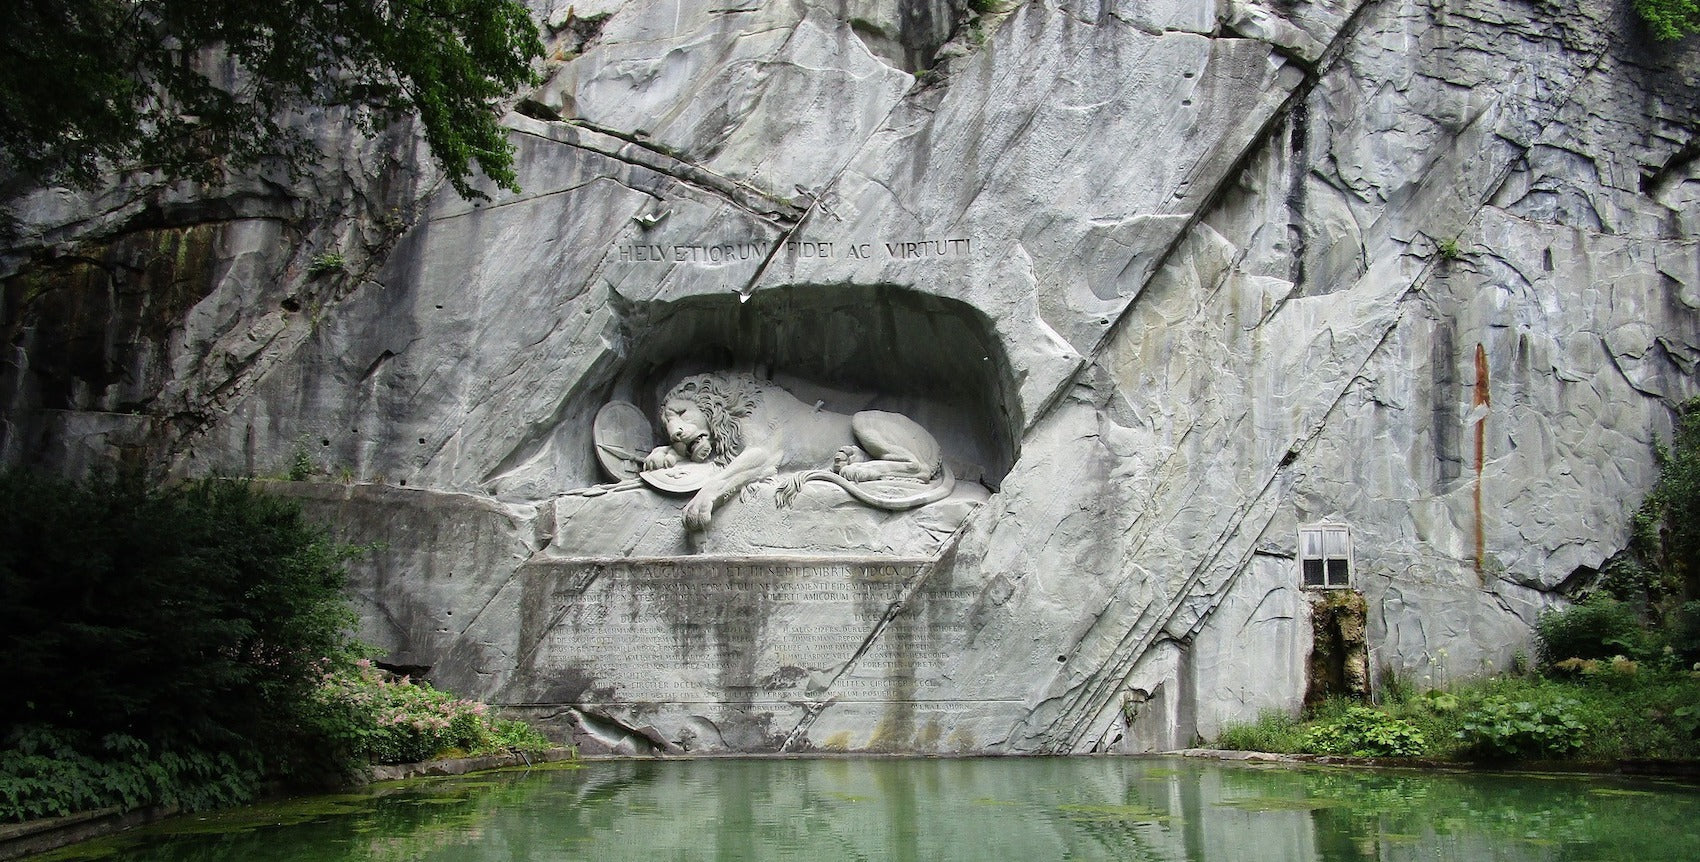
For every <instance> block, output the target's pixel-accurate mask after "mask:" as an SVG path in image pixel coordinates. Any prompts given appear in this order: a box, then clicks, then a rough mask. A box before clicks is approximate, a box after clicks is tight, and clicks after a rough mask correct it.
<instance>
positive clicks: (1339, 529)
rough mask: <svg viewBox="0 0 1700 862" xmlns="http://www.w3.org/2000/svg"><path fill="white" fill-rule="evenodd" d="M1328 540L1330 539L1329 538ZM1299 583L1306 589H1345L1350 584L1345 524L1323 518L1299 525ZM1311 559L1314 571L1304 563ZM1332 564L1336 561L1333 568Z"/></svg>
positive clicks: (1353, 563) (1349, 551)
mask: <svg viewBox="0 0 1700 862" xmlns="http://www.w3.org/2000/svg"><path fill="white" fill-rule="evenodd" d="M1331 540H1332V541H1331ZM1298 548H1299V552H1298V555H1297V556H1298V561H1299V585H1300V586H1302V587H1304V588H1305V589H1307V590H1347V589H1351V587H1352V571H1353V569H1354V568H1356V561H1355V560H1353V558H1352V530H1351V528H1350V527H1348V526H1346V525H1345V524H1340V523H1335V522H1333V521H1323V522H1322V523H1320V524H1311V525H1308V526H1303V527H1300V528H1299V545H1298ZM1312 562H1315V563H1317V564H1318V567H1317V569H1316V570H1312V569H1311V567H1310V566H1309V565H1308V564H1309V563H1312ZM1332 563H1339V564H1340V570H1339V571H1337V570H1336V567H1335V566H1334V565H1331V564H1332Z"/></svg>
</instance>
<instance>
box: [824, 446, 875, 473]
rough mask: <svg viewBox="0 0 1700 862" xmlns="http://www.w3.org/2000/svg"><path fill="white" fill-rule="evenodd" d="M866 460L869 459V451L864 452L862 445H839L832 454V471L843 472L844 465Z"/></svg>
mask: <svg viewBox="0 0 1700 862" xmlns="http://www.w3.org/2000/svg"><path fill="white" fill-rule="evenodd" d="M866 460H868V453H866V452H863V451H862V447H860V446H840V447H838V451H837V452H836V453H834V454H833V456H832V471H833V472H834V473H843V472H844V465H846V464H854V463H856V462H857V461H866Z"/></svg>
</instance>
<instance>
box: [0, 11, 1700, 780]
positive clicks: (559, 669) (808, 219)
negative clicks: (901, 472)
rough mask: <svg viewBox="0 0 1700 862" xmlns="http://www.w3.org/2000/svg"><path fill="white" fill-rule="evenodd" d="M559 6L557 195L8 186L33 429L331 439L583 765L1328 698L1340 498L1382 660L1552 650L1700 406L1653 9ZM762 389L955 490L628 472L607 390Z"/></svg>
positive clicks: (372, 158)
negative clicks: (674, 484)
mask: <svg viewBox="0 0 1700 862" xmlns="http://www.w3.org/2000/svg"><path fill="white" fill-rule="evenodd" d="M532 7H533V10H534V12H535V13H536V15H537V18H538V19H539V21H540V24H541V26H543V27H544V32H545V35H546V36H547V37H548V43H549V47H550V49H551V59H550V60H549V62H548V65H547V68H546V69H545V73H546V74H545V78H546V80H545V83H544V84H543V85H542V86H541V87H540V88H539V89H538V90H537V91H536V92H532V93H517V94H514V97H513V101H512V105H513V107H514V109H515V110H513V111H512V112H511V113H509V114H508V115H507V116H506V118H505V120H504V122H505V124H506V126H507V127H508V128H509V129H510V130H511V134H510V138H511V140H512V141H513V142H514V144H515V145H516V146H517V147H518V168H519V180H520V183H521V185H522V187H523V189H524V191H523V192H521V193H517V194H508V193H496V194H495V196H494V199H493V200H492V201H490V202H489V203H484V204H473V203H469V202H466V201H463V200H461V199H459V198H457V197H456V196H455V195H454V194H453V193H452V191H449V190H447V188H446V186H444V185H443V184H442V183H441V182H440V178H439V177H437V176H435V175H434V174H433V173H432V171H431V170H430V169H429V167H428V165H427V163H426V161H425V160H424V159H423V158H422V153H421V151H420V149H419V145H418V143H417V142H416V141H414V140H413V139H412V138H411V137H410V130H408V129H407V128H405V127H397V128H393V129H391V130H390V131H389V132H388V133H386V136H385V137H382V138H379V139H374V140H366V139H360V138H357V137H354V136H352V134H351V133H345V132H342V131H339V130H340V129H342V128H344V124H342V123H340V122H338V118H336V117H324V118H321V119H319V120H315V121H314V122H316V123H317V125H316V126H315V129H316V134H317V136H318V140H319V144H320V146H321V148H322V150H323V154H324V157H323V159H322V161H321V162H320V164H319V165H318V166H317V168H316V169H315V170H313V171H311V172H309V173H308V175H306V176H304V177H298V178H290V177H287V176H281V175H279V176H254V177H232V178H230V179H229V180H228V181H227V182H226V183H225V184H223V185H221V186H217V187H189V186H185V185H180V184H170V183H166V182H163V181H160V180H158V179H157V178H150V177H147V176H139V177H130V178H127V179H125V180H124V181H122V182H115V183H114V184H113V185H111V186H110V187H106V188H103V189H100V190H98V191H93V192H77V191H69V190H64V189H20V188H12V189H11V190H10V191H9V192H8V194H9V195H10V197H9V202H10V203H9V206H10V207H11V209H12V211H13V212H14V214H15V215H16V216H17V218H18V220H19V229H20V233H19V235H18V236H17V237H16V238H15V239H14V240H13V241H11V242H10V247H9V248H8V249H7V250H6V251H5V252H4V254H3V255H0V276H3V277H4V285H5V294H4V307H3V310H0V314H3V316H0V331H3V332H4V334H5V337H6V350H7V362H6V363H5V364H4V365H3V366H0V409H3V410H4V416H3V422H0V458H3V459H4V461H5V462H6V463H11V464H16V463H44V464H49V465H52V466H56V467H58V468H60V469H64V470H77V469H81V468H83V467H85V466H87V465H90V464H95V463H101V462H104V461H109V460H111V459H114V458H118V457H135V458H142V459H147V460H151V461H152V462H154V463H158V464H165V465H169V466H170V467H171V468H172V469H173V470H175V471H177V472H179V473H185V474H199V473H205V472H211V471H225V472H236V473H245V474H254V475H282V474H284V473H286V472H287V471H288V469H289V467H290V465H291V464H293V463H296V462H301V461H305V462H306V463H308V464H310V465H312V466H313V467H314V468H315V470H316V471H317V473H318V474H319V475H317V476H316V478H314V479H313V480H311V481H297V482H281V481H280V482H278V483H277V484H276V486H275V487H276V488H277V489H278V490H279V491H281V492H284V493H290V494H294V495H297V496H298V497H299V498H300V499H302V500H303V501H304V502H305V503H306V504H307V505H308V507H309V508H310V509H311V510H312V511H313V512H315V513H316V514H318V515H320V516H321V517H323V518H325V519H327V520H329V521H330V522H332V523H333V524H334V525H335V527H336V528H337V530H339V531H340V532H341V533H342V534H343V535H345V536H347V537H349V538H350V539H354V540H358V541H362V542H368V541H378V542H381V543H382V547H383V548H384V550H382V551H380V552H378V553H376V554H374V555H372V556H371V557H370V558H368V559H367V560H365V561H364V562H362V563H359V564H358V565H357V567H356V572H355V576H356V577H355V580H356V585H357V591H358V594H359V602H360V606H361V609H362V617H363V622H362V627H363V628H362V634H363V636H365V637H366V638H367V639H369V640H372V641H374V642H375V643H377V644H379V645H381V646H384V647H386V648H388V649H390V650H391V651H392V652H393V654H394V656H395V660H396V661H399V662H402V663H406V664H414V665H428V666H430V667H431V668H432V671H431V675H432V677H433V678H434V679H436V680H437V681H439V682H441V683H443V684H445V685H448V686H450V687H453V688H456V689H458V690H460V691H462V692H464V693H466V694H469V695H473V696H478V697H484V698H489V699H492V700H495V701H498V702H500V703H503V704H505V705H507V706H509V707H510V708H512V709H514V710H516V711H521V712H525V713H528V714H530V715H532V716H534V717H537V718H540V719H542V720H544V721H545V722H547V723H550V724H551V725H552V726H554V727H555V728H557V729H558V730H559V731H560V732H561V733H562V734H565V735H571V736H573V737H574V738H576V739H577V740H578V741H579V742H580V743H581V744H585V745H587V746H593V747H594V746H602V747H606V748H608V749H612V750H621V751H677V750H705V749H706V750H748V751H771V750H795V751H803V750H852V751H864V750H888V751H918V752H945V751H973V752H996V753H1037V752H1084V751H1104V750H1111V751H1143V750H1153V749H1166V748H1175V747H1180V746H1183V745H1185V744H1188V743H1189V742H1190V741H1191V740H1193V739H1194V738H1196V737H1199V736H1202V737H1205V738H1208V737H1210V736H1211V735H1212V734H1214V733H1215V732H1216V731H1217V729H1219V728H1220V727H1221V726H1222V724H1223V723H1224V722H1226V721H1232V720H1245V719H1250V718H1253V717H1255V716H1256V714H1257V713H1258V712H1259V711H1260V710H1264V709H1287V710H1292V709H1296V708H1297V707H1298V705H1299V704H1300V702H1301V701H1302V699H1303V697H1304V695H1305V692H1306V689H1307V666H1308V665H1307V662H1308V659H1309V656H1310V654H1311V651H1312V648H1313V629H1312V625H1311V614H1312V605H1311V601H1310V596H1311V595H1312V594H1311V593H1310V592H1309V591H1307V590H1305V589H1304V588H1303V586H1302V584H1303V570H1304V565H1303V563H1304V558H1305V557H1306V556H1307V554H1306V551H1305V548H1304V547H1303V542H1302V540H1301V532H1302V531H1303V530H1305V529H1306V528H1312V527H1315V526H1316V525H1330V526H1331V527H1344V528H1345V532H1344V535H1347V536H1349V567H1350V572H1349V578H1350V585H1351V587H1353V588H1354V589H1356V590H1359V591H1361V593H1362V594H1363V597H1364V599H1365V602H1366V605H1367V608H1368V610H1367V620H1366V621H1367V631H1366V633H1365V636H1364V641H1365V645H1366V646H1367V648H1368V664H1369V666H1370V667H1371V669H1372V674H1371V675H1372V676H1373V675H1374V673H1375V672H1379V671H1381V670H1382V669H1387V668H1391V669H1394V670H1397V671H1398V672H1400V673H1403V674H1406V675H1409V676H1414V677H1416V678H1418V679H1421V680H1433V681H1435V682H1444V681H1446V680H1448V679H1452V678H1457V677H1461V676H1467V675H1470V674H1476V673H1481V672H1484V671H1488V670H1492V669H1496V668H1500V667H1503V666H1505V665H1506V664H1508V663H1509V662H1510V661H1511V659H1512V657H1513V655H1514V654H1515V653H1516V652H1518V651H1519V650H1527V649H1528V638H1529V631H1530V625H1531V623H1532V622H1533V620H1534V619H1535V617H1536V615H1537V614H1538V613H1539V612H1540V611H1541V610H1542V609H1544V608H1546V607H1548V606H1551V605H1552V604H1553V603H1555V602H1560V601H1563V600H1564V597H1565V595H1566V593H1567V591H1569V590H1573V589H1574V588H1575V587H1576V586H1578V585H1579V584H1581V583H1584V582H1586V581H1587V579H1588V578H1589V577H1591V576H1592V575H1593V574H1594V573H1595V572H1596V571H1597V570H1598V569H1599V568H1600V566H1601V565H1602V564H1603V562H1604V561H1605V560H1606V559H1608V558H1609V557H1610V556H1611V555H1612V554H1614V553H1615V552H1616V551H1618V550H1619V549H1620V548H1621V547H1622V546H1623V545H1624V543H1625V541H1626V539H1627V531H1628V517H1629V513H1630V512H1631V511H1632V510H1633V508H1634V506H1635V505H1636V503H1637V502H1638V500H1639V499H1640V496H1641V495H1642V494H1644V493H1645V492H1646V490H1647V489H1648V488H1649V487H1650V485H1651V483H1652V481H1653V478H1654V476H1655V467H1654V464H1653V445H1654V442H1655V440H1657V439H1658V438H1659V437H1660V436H1661V435H1666V434H1668V431H1669V426H1670V421H1671V417H1672V408H1673V407H1674V406H1675V405H1676V404H1678V403H1680V402H1681V401H1683V400H1685V399H1687V398H1690V397H1693V396H1695V395H1697V394H1700V386H1696V382H1695V378H1694V366H1695V363H1696V361H1697V360H1700V159H1696V158H1695V156H1696V152H1697V146H1700V144H1697V142H1696V128H1700V45H1696V44H1694V40H1692V39H1690V40H1689V41H1688V42H1686V43H1679V44H1676V45H1661V44H1656V43H1654V42H1652V41H1651V40H1650V39H1649V38H1648V37H1647V36H1646V35H1645V34H1644V32H1642V31H1641V29H1640V28H1639V25H1638V24H1637V23H1636V22H1635V21H1634V20H1633V18H1632V17H1631V15H1630V13H1629V12H1628V11H1627V6H1626V4H1621V3H1616V2H1604V0H1562V2H1540V3H1537V2H1510V3H1507V2H1491V1H1490V0H1318V2H1310V0H1255V2H1253V1H1252V0H1234V1H1233V2H1229V0H1215V2H1210V0H1184V2H1183V0H1151V2H1130V1H1129V0H1124V2H1114V0H1104V2H1096V0H1094V2H1072V0H1034V2H1029V3H1013V2H1012V3H1001V4H1000V3H964V2H961V0H850V2H831V3H828V2H817V0H802V2H794V3H782V4H781V3H759V2H755V0H730V2H726V3H720V4H706V3H702V4H699V3H686V2H657V0H593V2H576V3H573V4H567V3H564V2H548V0H533V2H532ZM331 252H334V253H336V254H337V255H340V256H341V258H340V263H339V265H337V266H331V265H329V263H328V261H329V260H331V259H330V258H327V257H324V255H326V254H327V253H331ZM315 261H318V263H317V264H316V263H315ZM730 371H737V372H739V373H746V374H753V375H755V376H756V377H757V378H760V379H761V380H763V381H766V382H767V383H768V384H770V385H771V387H772V388H773V389H774V390H778V391H782V392H783V393H784V395H785V396H786V397H789V398H792V399H794V400H795V401H796V403H798V404H800V405H803V408H802V409H803V413H808V414H810V415H816V416H837V415H843V416H846V417H848V416H850V415H852V414H856V413H858V412H860V411H870V410H872V411H876V412H878V413H880V414H881V415H890V414H899V415H901V416H904V417H908V418H909V419H912V420H913V421H915V422H917V423H919V424H920V425H921V426H924V427H925V428H926V429H927V430H928V431H929V432H930V433H931V435H932V436H933V437H935V438H936V442H937V444H938V448H939V449H940V450H941V452H942V455H941V457H940V459H939V460H940V462H941V463H942V465H944V466H945V467H948V468H949V472H950V475H951V476H953V477H954V480H955V487H954V490H951V491H950V492H949V496H948V497H946V498H945V499H943V500H941V501H937V502H932V503H929V504H927V505H924V506H920V507H918V508H913V509H906V510H888V509H882V508H878V507H875V506H869V505H864V504H861V503H859V502H857V501H856V500H855V499H853V498H852V497H851V496H849V493H848V492H846V491H845V490H842V489H841V488H839V487H837V486H835V485H832V484H831V483H829V482H825V481H810V482H804V483H803V485H802V487H801V491H800V493H798V494H797V495H796V497H795V499H791V500H789V502H787V503H785V504H784V505H780V504H777V503H776V502H775V493H776V492H777V490H778V489H777V488H776V487H775V486H776V485H777V484H780V482H779V481H777V480H776V479H774V478H772V477H771V476H755V477H754V478H753V479H750V480H749V481H748V483H747V484H746V483H745V482H744V481H742V480H740V481H739V482H737V483H734V484H736V485H737V487H731V488H728V489H726V490H725V493H722V494H719V495H718V496H717V499H716V500H715V501H711V502H714V503H715V504H716V505H715V506H714V507H713V521H712V523H710V524H709V525H708V526H707V528H706V529H695V528H694V527H693V526H692V525H691V524H689V523H687V520H686V519H685V516H683V515H682V512H685V511H686V509H687V508H688V506H689V505H690V503H689V500H690V499H692V498H690V497H688V496H676V495H672V494H669V493H666V492H664V491H657V490H655V489H654V488H653V487H652V486H649V485H645V484H643V483H642V482H640V481H639V480H637V479H632V478H630V477H629V476H610V475H607V473H606V472H605V468H604V467H603V466H602V464H601V463H599V457H600V456H599V455H598V452H599V451H602V450H599V449H598V446H603V447H605V448H606V447H609V446H612V447H613V449H614V450H619V451H624V448H631V447H633V446H636V445H638V444H639V443H642V442H644V441H643V440H642V439H641V438H642V437H643V436H645V433H644V432H645V429H643V428H642V427H641V424H642V423H638V422H628V423H627V426H622V427H624V428H626V430H623V431H620V432H619V434H615V433H614V432H612V431H610V432H607V433H605V432H604V431H603V429H604V428H605V427H607V426H605V425H604V424H603V423H602V422H601V421H600V420H599V417H600V416H602V415H603V414H602V413H601V411H602V410H603V407H604V405H606V404H608V403H610V402H613V401H624V402H629V403H630V404H632V405H635V406H636V407H637V408H638V410H637V412H639V413H641V414H643V415H645V416H647V417H648V418H649V420H650V421H651V422H653V423H654V428H653V429H649V430H652V431H655V432H657V433H659V432H660V431H661V430H662V428H663V423H662V417H661V415H660V411H661V410H662V409H663V408H664V407H665V405H666V398H665V395H664V393H665V392H666V391H667V389H668V388H669V387H671V386H673V385H674V384H675V383H677V382H678V381H679V380H680V379H681V378H683V377H685V376H686V375H690V374H696V373H701V372H730ZM765 397H766V398H767V401H764V402H763V403H767V404H778V403H779V398H780V397H781V396H780V395H776V394H774V392H772V391H770V392H768V394H767V395H766V396H765ZM786 403H789V402H786ZM811 411H812V412H811ZM807 421H816V420H807ZM820 421H825V420H820ZM804 422H805V419H804V418H801V416H800V415H798V414H787V415H786V416H785V417H782V418H780V419H774V420H773V421H772V422H771V423H770V426H771V427H769V426H763V427H764V428H767V430H768V431H770V432H771V433H772V435H773V436H772V438H771V440H769V439H768V438H765V437H761V436H760V434H759V433H758V432H759V431H760V429H756V430H753V431H752V432H751V433H752V434H756V435H757V439H756V442H753V443H752V444H751V446H752V447H753V448H754V449H760V447H761V446H764V445H765V446H768V447H769V448H772V449H773V450H774V451H781V450H783V451H786V452H795V451H797V437H798V435H797V434H792V433H791V432H789V431H788V430H787V429H793V428H800V427H804V426H803V424H800V423H804ZM751 424H752V426H753V425H754V424H756V423H755V422H754V420H751ZM808 427H811V428H812V427H814V426H808ZM822 427H825V426H824V425H823V426H822ZM834 427H836V426H834ZM799 433H800V432H799ZM809 433H810V434H813V433H815V432H809ZM821 433H823V434H824V433H825V432H821ZM610 435H613V436H610ZM621 435H624V436H621ZM788 435H789V436H788ZM615 437H619V440H615ZM628 437H629V438H631V440H630V441H627V438H628ZM621 441H625V442H621ZM764 441H765V442H764ZM616 442H618V443H619V444H620V445H618V446H613V443H616ZM654 442H656V443H659V444H661V445H662V446H663V447H664V446H665V445H666V444H667V442H668V441H666V440H661V439H657V440H655V441H654ZM842 442H844V443H846V444H849V443H852V442H855V443H860V444H862V445H864V447H866V445H867V444H866V441H865V440H861V439H858V440H850V439H846V440H844V441H842ZM628 443H629V445H628ZM622 447H624V448H622ZM788 447H789V448H788ZM687 450H688V447H687ZM687 450H680V451H685V452H686V457H685V460H689V457H688V451H687ZM763 451H765V450H763ZM637 454H638V455H639V459H640V460H641V456H642V453H637ZM775 457H776V458H777V457H778V456H775ZM876 460H877V459H876ZM634 463H635V462H634ZM821 466H822V467H825V466H826V465H824V464H823V465H821ZM928 469H931V468H930V467H929V468H928ZM637 470H638V468H637V467H635V466H634V467H633V468H632V472H633V473H634V474H635V472H636V471H637ZM298 472H299V471H298ZM771 472H772V471H771V470H769V473H771ZM781 472H783V471H781ZM929 475H932V474H929ZM297 478H300V477H299V476H298V477H297ZM780 479H781V480H782V479H783V476H781V477H780ZM887 481H888V482H893V481H895V482H898V483H899V484H901V482H902V481H903V480H902V479H901V478H900V479H897V480H887ZM687 493H688V492H687ZM780 499H781V500H784V499H786V498H784V497H781V498H780Z"/></svg>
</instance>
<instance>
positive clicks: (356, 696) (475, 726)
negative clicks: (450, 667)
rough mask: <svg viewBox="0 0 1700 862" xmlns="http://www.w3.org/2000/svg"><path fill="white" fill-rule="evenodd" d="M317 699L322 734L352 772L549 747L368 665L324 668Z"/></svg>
mask: <svg viewBox="0 0 1700 862" xmlns="http://www.w3.org/2000/svg"><path fill="white" fill-rule="evenodd" d="M315 698H316V700H317V705H318V707H319V709H318V712H319V714H320V715H321V716H322V722H323V723H322V726H321V732H322V734H323V735H324V737H325V738H326V739H327V740H328V741H330V742H331V743H332V744H333V745H336V746H338V747H339V748H341V749H342V751H341V752H340V754H341V755H342V756H343V759H344V760H345V761H348V762H351V764H352V765H355V766H358V765H360V764H365V763H414V762H418V761H421V760H430V759H432V758H436V757H448V756H464V755H484V754H494V753H498V752H501V751H515V750H517V751H542V750H546V749H548V748H549V747H550V743H549V741H548V740H547V739H545V738H544V737H543V735H542V734H540V733H538V732H537V730H536V729H535V728H533V727H531V726H530V725H528V724H526V723H525V722H522V721H512V720H509V719H503V718H497V717H495V716H493V715H491V714H490V710H489V707H488V706H487V705H485V704H483V703H479V702H478V701H474V700H466V699H464V698H457V697H455V696H454V695H451V694H449V693H447V692H443V691H438V690H437V689H435V688H432V687H431V686H430V685H429V684H426V683H424V682H416V681H414V680H412V679H410V678H408V677H405V676H395V675H393V674H390V673H388V672H386V671H384V670H382V669H380V668H378V667H377V666H376V665H374V664H373V663H372V661H371V660H370V659H365V658H362V659H357V660H354V661H353V662H336V663H332V662H327V669H326V670H325V672H324V673H323V675H322V677H321V679H320V684H319V688H318V690H317V692H316V694H315Z"/></svg>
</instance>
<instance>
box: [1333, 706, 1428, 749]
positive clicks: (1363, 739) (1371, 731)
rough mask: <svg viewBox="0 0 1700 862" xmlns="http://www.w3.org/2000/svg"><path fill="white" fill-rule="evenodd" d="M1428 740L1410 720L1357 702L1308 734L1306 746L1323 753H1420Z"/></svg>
mask: <svg viewBox="0 0 1700 862" xmlns="http://www.w3.org/2000/svg"><path fill="white" fill-rule="evenodd" d="M1427 746H1428V743H1427V741H1426V740H1424V739H1423V735H1422V732H1421V731H1419V730H1417V728H1416V726H1415V725H1413V724H1411V723H1410V722H1408V721H1402V720H1400V719H1397V718H1394V717H1392V716H1390V715H1388V714H1386V713H1384V712H1381V711H1380V710H1376V709H1371V708H1369V707H1367V706H1353V707H1349V708H1347V710H1346V711H1345V712H1344V713H1343V714H1341V715H1340V716H1338V717H1337V718H1335V719H1334V720H1332V721H1330V722H1327V723H1325V724H1319V725H1317V726H1315V727H1312V728H1311V729H1310V732H1309V733H1307V734H1305V747H1306V748H1307V749H1308V750H1311V751H1315V752H1318V753H1321V754H1347V755H1351V756H1353V757H1416V756H1418V755H1420V754H1422V753H1423V751H1424V749H1425V748H1427Z"/></svg>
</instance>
